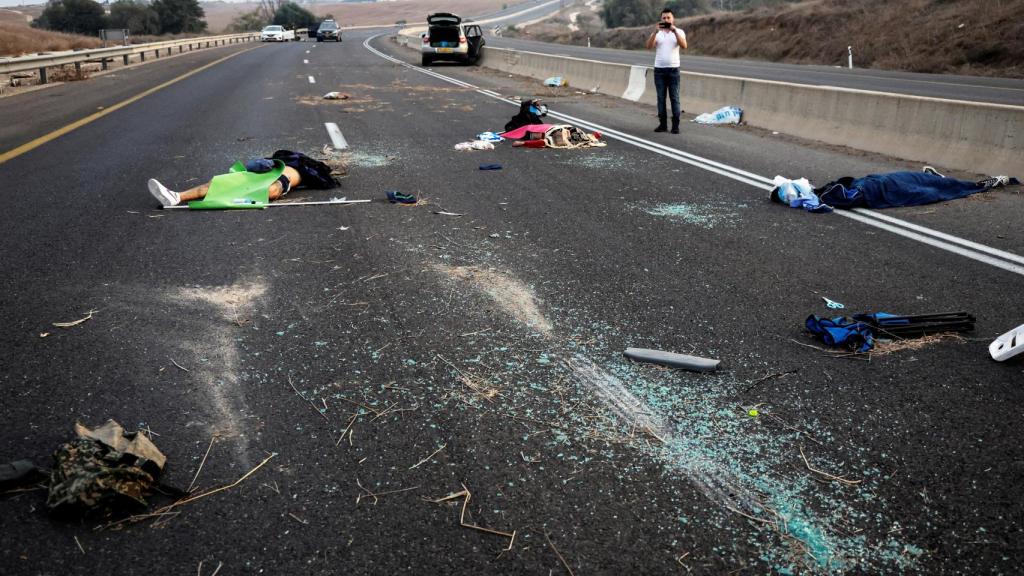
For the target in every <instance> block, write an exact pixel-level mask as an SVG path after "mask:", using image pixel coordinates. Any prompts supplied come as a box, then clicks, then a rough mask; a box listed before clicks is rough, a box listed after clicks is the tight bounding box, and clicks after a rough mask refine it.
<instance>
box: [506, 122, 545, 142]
mask: <svg viewBox="0 0 1024 576" xmlns="http://www.w3.org/2000/svg"><path fill="white" fill-rule="evenodd" d="M552 126H554V124H527V125H526V126H520V127H519V128H516V129H515V130H509V131H508V132H502V133H501V134H499V136H501V137H502V138H508V139H509V140H519V139H521V138H525V137H526V133H527V132H540V133H541V134H543V133H545V132H547V131H548V130H549V129H550V128H551V127H552Z"/></svg>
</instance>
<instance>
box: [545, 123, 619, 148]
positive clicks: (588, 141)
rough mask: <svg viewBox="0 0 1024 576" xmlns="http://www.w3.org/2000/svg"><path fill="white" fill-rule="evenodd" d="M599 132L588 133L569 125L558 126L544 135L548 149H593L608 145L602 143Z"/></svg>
mask: <svg viewBox="0 0 1024 576" xmlns="http://www.w3.org/2000/svg"><path fill="white" fill-rule="evenodd" d="M600 138H601V135H600V133H598V132H594V133H592V134H591V133H588V132H585V131H583V130H581V129H579V128H577V127H575V126H570V125H568V124H556V125H555V126H552V127H551V128H550V129H548V131H547V132H545V133H544V144H545V146H547V147H548V148H591V147H603V146H607V145H608V144H606V143H604V142H602V141H601V139H600Z"/></svg>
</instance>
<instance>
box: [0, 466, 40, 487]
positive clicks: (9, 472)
mask: <svg viewBox="0 0 1024 576" xmlns="http://www.w3.org/2000/svg"><path fill="white" fill-rule="evenodd" d="M38 476H42V474H41V473H40V472H39V469H38V468H36V465H35V464H33V463H32V461H31V460H15V461H14V462H9V463H7V464H0V490H10V489H11V488H17V487H18V486H24V485H26V484H29V483H30V482H32V481H34V480H35V479H36V478H37V477H38Z"/></svg>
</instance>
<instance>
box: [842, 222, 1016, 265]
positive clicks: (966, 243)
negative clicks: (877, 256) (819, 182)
mask: <svg viewBox="0 0 1024 576" xmlns="http://www.w3.org/2000/svg"><path fill="white" fill-rule="evenodd" d="M853 211H854V212H857V213H859V214H863V215H864V216H870V217H872V218H877V219H878V220H882V221H884V222H889V223H892V224H896V225H899V226H903V227H904V228H908V229H910V230H914V231H917V232H920V233H922V234H928V235H930V236H934V237H936V238H938V239H940V240H945V241H946V242H952V243H953V244H959V245H961V246H963V247H965V248H969V249H971V250H976V251H978V252H984V253H986V254H991V255H993V256H997V257H999V258H1002V259H1004V260H1009V261H1011V262H1018V263H1020V264H1024V256H1019V255H1017V254H1014V253H1012V252H1005V251H1003V250H999V249H998V248H992V247H991V246H986V245H984V244H978V243H977V242H972V241H970V240H965V239H963V238H959V237H957V236H953V235H952V234H946V233H945V232H939V231H938V230H932V229H931V228H926V227H924V226H920V225H918V224H914V223H913V222H907V221H906V220H900V219H899V218H893V217H892V216H888V215H886V214H881V213H879V212H875V211H874V210H868V209H867V208H854V210H853ZM841 213H842V212H841Z"/></svg>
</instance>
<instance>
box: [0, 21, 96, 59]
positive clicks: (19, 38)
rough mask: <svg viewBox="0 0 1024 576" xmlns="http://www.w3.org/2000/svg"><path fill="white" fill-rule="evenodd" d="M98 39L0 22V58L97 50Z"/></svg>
mask: <svg viewBox="0 0 1024 576" xmlns="http://www.w3.org/2000/svg"><path fill="white" fill-rule="evenodd" d="M101 45H102V43H101V42H100V39H99V38H93V37H91V36H80V35H78V34H64V33H62V32H49V31H47V30H36V29H35V28H29V27H28V26H25V25H23V24H10V23H7V22H0V56H20V55H22V54H35V53H36V52H60V51H62V50H78V49H82V48H99V47H100V46H101Z"/></svg>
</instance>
